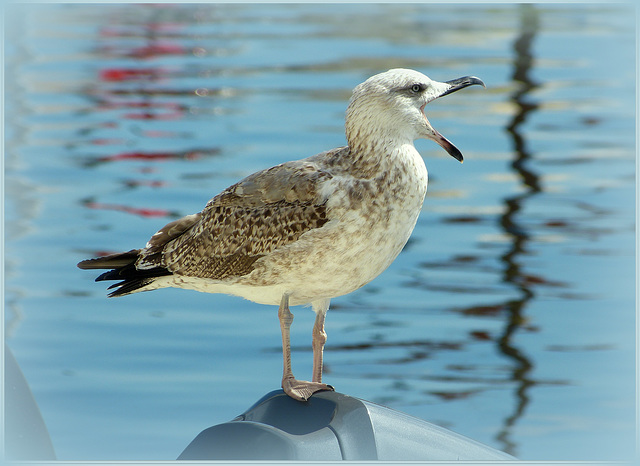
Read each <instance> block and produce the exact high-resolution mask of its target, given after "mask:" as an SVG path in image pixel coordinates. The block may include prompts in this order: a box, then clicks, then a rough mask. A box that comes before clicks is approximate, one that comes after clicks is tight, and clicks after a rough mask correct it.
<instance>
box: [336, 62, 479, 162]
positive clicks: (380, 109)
mask: <svg viewBox="0 0 640 466" xmlns="http://www.w3.org/2000/svg"><path fill="white" fill-rule="evenodd" d="M474 84H479V85H481V86H483V87H486V86H485V85H484V83H483V82H482V80H480V79H479V78H476V77H474V76H465V77H463V78H458V79H453V80H451V81H446V82H438V81H433V80H432V79H429V78H428V77H427V76H425V75H424V74H422V73H419V72H418V71H414V70H408V69H393V70H389V71H386V72H384V73H380V74H376V75H375V76H372V77H370V78H369V79H367V80H366V81H365V82H363V83H362V84H359V85H358V86H356V88H355V89H354V90H353V95H352V96H351V100H350V101H349V106H348V108H347V116H346V123H345V128H346V133H347V141H348V143H349V146H350V147H352V148H358V147H361V148H364V147H370V146H376V145H380V144H383V145H385V146H389V145H397V144H406V143H413V141H414V140H416V139H431V140H433V141H435V142H437V143H438V144H439V145H440V146H442V148H443V149H444V150H446V151H447V152H448V153H449V154H450V155H451V156H452V157H454V158H455V159H456V160H458V161H460V162H462V153H461V152H460V151H459V150H458V148H457V147H456V146H454V145H453V144H452V143H451V142H450V141H449V140H448V139H446V138H445V137H444V136H442V135H441V134H440V133H439V132H438V131H436V130H435V129H434V128H433V126H431V123H430V122H429V120H428V119H427V117H426V115H425V112H424V109H425V106H426V105H427V104H428V103H429V102H431V101H432V100H435V99H437V98H438V97H442V96H445V95H448V94H451V93H452V92H455V91H458V90H460V89H463V88H465V87H467V86H471V85H474Z"/></svg>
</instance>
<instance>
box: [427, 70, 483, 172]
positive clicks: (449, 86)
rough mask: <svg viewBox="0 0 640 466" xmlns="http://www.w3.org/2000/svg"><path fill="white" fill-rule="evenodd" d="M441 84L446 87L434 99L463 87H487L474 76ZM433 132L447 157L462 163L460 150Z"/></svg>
mask: <svg viewBox="0 0 640 466" xmlns="http://www.w3.org/2000/svg"><path fill="white" fill-rule="evenodd" d="M442 84H445V85H446V87H445V88H444V90H443V91H442V93H440V94H439V95H437V96H436V98H438V97H442V96H445V95H449V94H451V93H452V92H456V91H459V90H460V89H464V88H465V87H468V86H473V85H474V84H479V85H481V86H482V87H485V88H486V87H487V86H485V84H484V82H482V80H481V79H480V78H476V77H475V76H465V77H463V78H458V79H452V80H451V81H445V82H444V83H442ZM423 110H424V106H423ZM433 131H434V132H435V137H434V138H433V139H434V140H435V141H436V142H437V143H438V144H440V145H441V146H442V148H443V149H444V150H446V151H447V152H448V153H449V155H451V157H453V158H454V159H456V160H457V161H458V162H460V163H462V161H463V157H462V152H460V150H459V149H458V148H457V147H456V146H454V145H453V144H452V143H451V141H449V140H448V139H447V138H445V137H444V136H442V135H441V134H440V133H439V132H437V131H436V130H435V129H433Z"/></svg>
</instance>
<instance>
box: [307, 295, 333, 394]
mask: <svg viewBox="0 0 640 466" xmlns="http://www.w3.org/2000/svg"><path fill="white" fill-rule="evenodd" d="M328 309H329V300H328V299H327V300H323V301H317V302H315V303H313V310H314V311H315V313H316V321H315V323H314V325H313V334H312V337H313V339H312V347H313V378H312V379H311V380H313V381H314V382H318V383H320V382H322V353H323V352H324V344H325V343H326V342H327V334H326V333H325V331H324V318H325V316H326V315H327V310H328Z"/></svg>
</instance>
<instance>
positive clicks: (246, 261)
mask: <svg viewBox="0 0 640 466" xmlns="http://www.w3.org/2000/svg"><path fill="white" fill-rule="evenodd" d="M329 178H331V175H330V174H329V173H327V172H325V171H322V170H320V169H319V168H318V166H317V165H316V164H314V163H312V162H308V161H297V162H288V163H286V164H282V165H278V166H276V167H273V168H270V169H267V170H264V171H261V172H258V173H255V174H253V175H251V176H249V177H247V178H245V179H244V180H242V181H240V182H239V183H236V184H235V185H233V186H231V187H229V188H228V189H226V190H225V191H223V192H222V193H220V194H219V195H218V196H216V197H214V198H213V199H212V200H211V201H209V203H208V204H207V206H206V207H205V209H204V210H203V211H202V212H201V213H200V214H196V215H197V216H198V218H197V219H195V221H194V222H193V224H191V225H189V227H188V228H187V229H185V230H184V231H183V232H182V233H181V234H179V235H178V236H175V237H172V236H171V235H170V234H166V233H164V232H163V231H164V230H165V229H166V228H167V227H169V226H170V225H171V224H169V225H167V227H165V228H164V229H162V230H160V232H158V233H157V234H156V235H154V237H153V238H151V240H150V241H149V244H148V245H147V247H146V248H145V249H144V250H142V252H141V255H140V259H139V261H138V264H137V265H136V266H137V268H139V269H145V268H155V267H163V268H166V269H167V270H169V271H171V272H172V273H174V274H180V275H186V276H191V277H199V278H211V279H218V280H222V279H225V278H231V277H239V276H243V275H246V274H248V273H250V272H251V271H252V270H253V267H254V262H255V261H257V260H258V259H260V258H261V257H263V256H264V255H266V254H268V253H270V252H271V251H273V250H275V249H277V248H279V247H281V246H284V245H286V244H290V243H292V242H294V241H296V240H298V238H300V236H302V235H303V234H304V233H306V232H308V231H310V230H313V229H315V228H321V227H322V226H323V225H324V224H325V223H326V222H327V221H328V219H327V210H326V200H325V199H322V198H321V197H320V195H319V193H318V187H319V183H321V182H322V181H325V180H327V179H329ZM192 217H193V216H192ZM174 223H175V222H174ZM187 223H188V222H187ZM174 228H176V226H174ZM167 240H168V241H167Z"/></svg>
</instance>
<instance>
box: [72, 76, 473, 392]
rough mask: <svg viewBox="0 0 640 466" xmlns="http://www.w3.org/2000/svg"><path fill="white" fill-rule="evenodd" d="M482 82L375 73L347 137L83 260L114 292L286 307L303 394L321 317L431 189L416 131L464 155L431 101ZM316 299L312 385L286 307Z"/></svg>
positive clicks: (353, 110) (285, 344) (281, 314)
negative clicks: (129, 245)
mask: <svg viewBox="0 0 640 466" xmlns="http://www.w3.org/2000/svg"><path fill="white" fill-rule="evenodd" d="M474 84H478V85H482V86H483V87H486V86H485V85H484V83H483V82H482V80H480V79H479V78H477V77H474V76H465V77H462V78H458V79H454V80H451V81H446V82H437V81H433V80H431V79H429V78H428V77H427V76H425V75H424V74H422V73H420V72H417V71H414V70H409V69H392V70H389V71H386V72H384V73H380V74H376V75H375V76H372V77H370V78H369V79H367V80H366V81H364V82H363V83H361V84H359V85H358V86H356V87H355V89H354V90H353V94H352V96H351V99H350V101H349V105H348V108H347V111H346V119H345V132H346V139H347V145H346V146H344V147H339V148H336V149H332V150H329V151H326V152H322V153H320V154H317V155H314V156H312V157H308V158H305V159H301V160H296V161H290V162H286V163H282V164H280V165H276V166H274V167H271V168H267V169H265V170H262V171H259V172H256V173H254V174H252V175H249V176H248V177H246V178H244V179H243V180H241V181H239V182H238V183H236V184H234V185H232V186H230V187H229V188H227V189H225V190H224V191H222V192H221V193H220V194H218V195H217V196H215V197H214V198H213V199H211V200H210V201H209V202H208V203H207V204H206V206H205V208H204V209H203V210H202V211H201V212H199V213H197V214H193V215H187V216H186V217H183V218H181V219H178V220H176V221H173V222H171V223H169V224H167V225H166V226H164V227H163V228H161V229H160V230H159V231H158V232H157V233H155V234H154V235H153V236H152V237H151V239H150V240H149V241H148V242H147V244H146V245H145V247H144V248H141V249H132V250H130V251H128V252H123V253H118V254H111V255H107V256H104V257H99V258H96V259H88V260H83V261H81V262H80V263H78V267H79V268H81V269H108V271H107V272H104V273H103V274H102V275H100V276H98V277H97V278H96V281H102V280H117V281H118V282H117V283H115V284H113V285H111V286H110V287H109V289H114V288H115V290H114V291H112V292H111V293H110V294H109V297H114V296H125V295H128V294H131V293H137V292H141V291H151V290H156V289H159V288H166V287H175V288H185V289H191V290H196V291H201V292H207V293H225V294H229V295H234V296H240V297H242V298H245V299H248V300H251V301H254V302H256V303H260V304H268V305H279V308H278V318H279V321H280V328H281V333H282V353H283V366H284V368H283V375H282V388H283V390H284V392H285V393H286V394H287V395H289V396H290V397H292V398H294V399H296V400H300V401H306V400H307V399H309V397H311V395H313V394H314V393H316V392H318V391H321V390H333V387H332V386H331V385H327V384H325V383H322V365H323V350H324V345H325V342H326V340H327V335H326V333H325V330H324V323H325V316H326V313H327V310H328V309H329V302H330V300H331V299H332V298H335V297H338V296H342V295H345V294H347V293H351V292H352V291H354V290H357V289H358V288H360V287H362V286H364V285H365V284H367V283H369V282H370V281H371V280H373V279H374V278H375V277H377V276H378V275H379V274H380V273H382V272H383V271H384V270H385V269H386V268H387V267H388V266H389V265H390V264H391V263H392V262H393V260H394V259H395V258H396V257H397V256H398V254H399V253H400V251H401V250H402V248H403V247H404V245H405V244H406V242H407V240H408V239H409V236H410V235H411V232H412V231H413V228H414V226H415V224H416V222H417V219H418V214H419V213H420V210H421V207H422V203H423V201H424V197H425V195H426V192H427V169H426V167H425V164H424V161H423V160H422V157H421V156H420V154H419V153H418V151H417V150H416V149H415V147H414V145H413V142H414V140H416V139H420V138H422V139H431V140H433V141H435V142H436V143H438V144H439V145H440V146H441V147H442V148H443V149H444V150H445V151H447V152H448V153H449V154H450V155H451V156H452V157H453V158H455V159H456V160H458V161H460V162H462V161H463V157H462V153H461V152H460V150H458V148H456V147H455V146H454V145H453V144H452V143H451V142H450V141H449V140H447V139H446V138H445V137H444V136H442V135H441V134H440V133H439V132H438V131H436V130H435V129H434V128H433V127H432V126H431V123H430V122H429V120H428V119H427V117H426V116H425V113H424V109H425V106H426V105H427V104H428V103H429V102H431V101H433V100H434V99H437V98H438V97H442V96H445V95H448V94H451V93H452V92H455V91H458V90H460V89H463V88H465V87H468V86H471V85H474ZM309 304H310V305H311V307H312V310H313V311H314V312H315V314H316V317H315V323H314V325H313V331H312V349H313V370H312V379H311V381H305V380H297V379H296V378H295V377H294V376H293V372H292V370H291V348H290V327H291V324H292V322H293V314H292V313H291V311H290V310H289V306H295V305H309Z"/></svg>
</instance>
